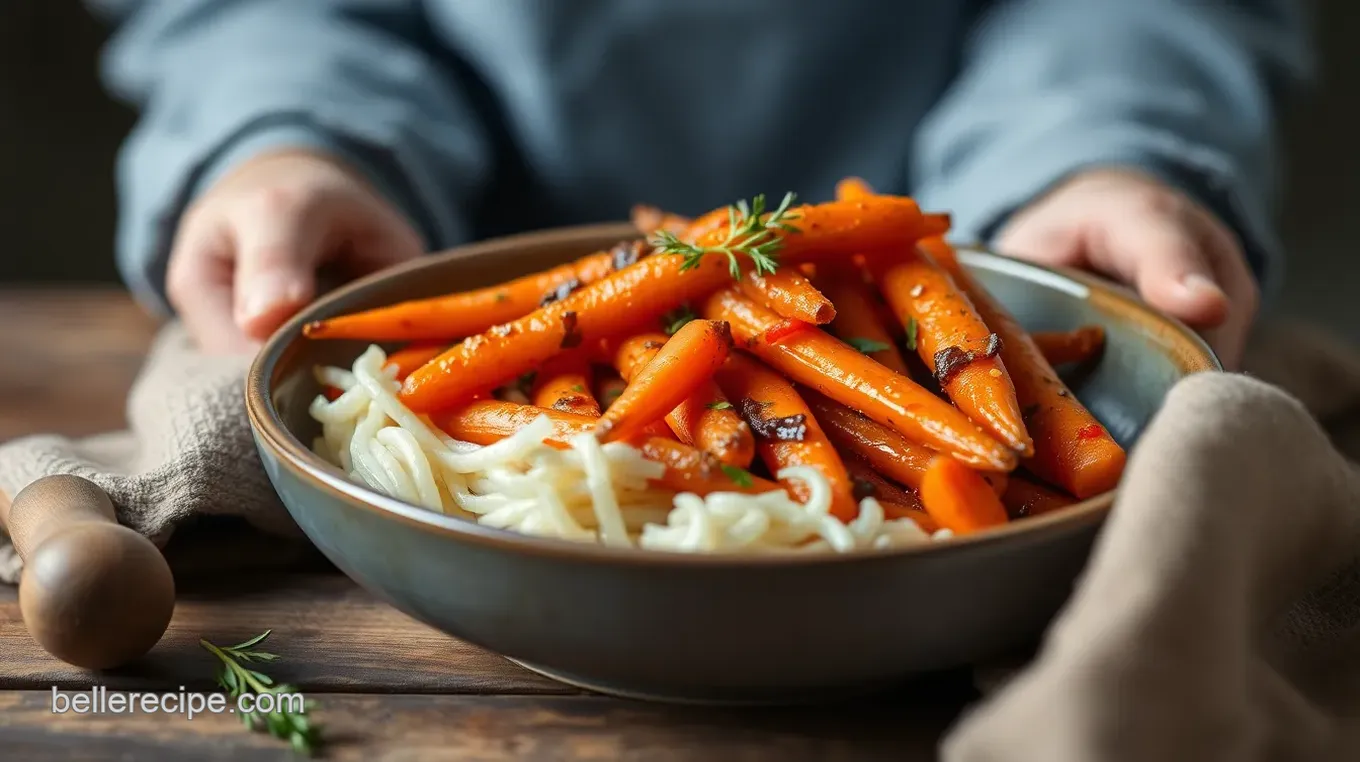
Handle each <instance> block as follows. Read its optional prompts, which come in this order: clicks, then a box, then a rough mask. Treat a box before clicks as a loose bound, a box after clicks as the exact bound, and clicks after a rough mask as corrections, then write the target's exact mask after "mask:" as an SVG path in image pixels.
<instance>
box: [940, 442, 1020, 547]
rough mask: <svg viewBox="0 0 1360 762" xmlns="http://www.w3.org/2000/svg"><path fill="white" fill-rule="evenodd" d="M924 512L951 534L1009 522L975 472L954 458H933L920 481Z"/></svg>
mask: <svg viewBox="0 0 1360 762" xmlns="http://www.w3.org/2000/svg"><path fill="white" fill-rule="evenodd" d="M921 503H922V504H923V505H925V507H926V513H929V514H930V517H931V518H933V519H935V520H936V521H938V522H939V523H940V526H941V527H943V528H945V529H948V530H950V531H952V532H953V533H954V534H960V535H962V534H969V533H971V532H976V531H978V530H981V529H987V528H988V527H994V526H1000V525H1002V524H1005V523H1006V522H1007V521H1009V520H1010V519H1009V517H1007V515H1006V509H1005V508H1004V507H1003V506H1002V505H1001V500H1000V499H999V498H998V497H997V496H996V493H995V492H993V491H992V488H991V486H989V485H988V484H987V482H985V481H983V479H982V476H981V475H980V474H978V473H977V472H976V471H973V470H972V469H970V468H968V467H967V466H964V465H963V464H962V463H960V462H958V461H957V460H955V459H954V458H944V457H937V458H935V459H934V460H932V461H931V462H930V467H929V468H927V469H926V475H925V479H923V480H922V482H921Z"/></svg>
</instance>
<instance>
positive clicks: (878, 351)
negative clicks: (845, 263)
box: [817, 269, 909, 376]
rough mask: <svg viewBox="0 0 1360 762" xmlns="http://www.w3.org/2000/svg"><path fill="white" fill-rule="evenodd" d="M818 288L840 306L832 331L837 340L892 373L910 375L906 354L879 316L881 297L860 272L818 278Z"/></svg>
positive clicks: (831, 274)
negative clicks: (878, 304) (870, 358)
mask: <svg viewBox="0 0 1360 762" xmlns="http://www.w3.org/2000/svg"><path fill="white" fill-rule="evenodd" d="M817 286H818V287H819V288H821V290H822V293H824V294H826V295H827V297H828V298H829V299H831V302H832V303H833V304H835V305H836V319H835V320H834V321H832V323H831V325H830V329H831V332H832V333H833V334H835V335H836V337H837V338H839V339H840V340H841V341H844V342H845V343H847V344H849V345H850V346H852V347H854V348H856V349H858V350H860V351H861V352H863V353H864V354H866V355H868V356H870V357H872V358H874V360H876V361H877V362H878V363H879V364H881V365H883V366H884V367H885V368H887V369H888V370H891V371H893V372H894V373H900V374H902V375H904V376H907V375H909V371H908V370H907V364H906V362H904V361H903V360H902V353H901V352H899V351H898V350H897V344H896V343H895V342H894V341H893V336H892V334H891V333H889V332H888V329H887V328H886V327H885V326H884V323H883V321H882V320H881V318H880V317H879V312H878V310H877V309H876V305H877V303H878V294H877V292H876V291H875V290H874V289H872V288H870V286H869V284H868V283H866V282H865V280H864V277H863V275H862V274H861V273H860V272H859V271H858V270H857V269H856V270H852V271H850V272H842V273H828V274H827V275H826V276H824V277H820V278H818V279H817Z"/></svg>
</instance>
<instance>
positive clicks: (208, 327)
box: [166, 150, 424, 352]
mask: <svg viewBox="0 0 1360 762" xmlns="http://www.w3.org/2000/svg"><path fill="white" fill-rule="evenodd" d="M423 250H424V247H423V245H422V243H421V240H420V237H419V236H418V235H417V234H416V233H415V231H414V230H412V229H411V226H410V225H409V224H408V223H407V222H406V221H405V220H404V219H403V218H402V216H401V215H400V213H398V212H397V210H396V209H394V208H393V207H392V206H390V205H389V204H388V203H387V202H386V201H384V200H383V199H382V198H380V197H379V196H378V194H377V193H376V192H374V191H373V190H372V189H371V188H370V187H369V186H368V185H367V184H366V183H364V182H363V181H362V180H361V179H360V178H359V177H358V176H357V175H355V174H354V173H353V172H351V171H349V170H348V169H347V168H345V167H343V166H342V165H340V164H339V163H338V162H336V161H334V160H332V159H328V158H325V157H323V156H320V155H317V154H312V153H306V152H302V151H291V150H290V151H280V152H275V153H270V154H266V155H263V156H259V157H256V158H254V159H251V160H249V161H247V162H245V163H243V164H242V165H241V166H240V167H237V168H236V169H235V170H233V171H232V172H231V173H230V174H228V175H227V176H226V177H223V178H222V179H221V180H219V181H218V182H217V183H216V184H214V185H213V186H212V187H211V188H209V189H208V191H207V192H205V193H204V194H203V195H202V196H201V197H199V198H198V200H197V201H195V202H194V203H193V205H191V206H190V207H189V209H188V210H187V211H186V212H185V214H184V216H183V218H182V219H181V220H180V225H179V231H178V233H177V234H176V236H175V242H174V247H173V249H172V250H171V253H170V262H169V268H168V271H167V273H166V291H167V295H168V296H169V299H170V303H171V305H172V306H174V308H175V310H176V312H177V313H178V314H179V317H180V319H181V320H182V321H183V322H184V325H185V327H186V328H187V329H188V330H189V333H190V334H191V335H193V336H194V338H195V339H196V340H197V341H198V343H199V345H200V346H202V347H203V348H204V349H205V350H207V351H210V352H254V351H255V350H256V349H257V348H258V346H259V343H260V342H261V341H263V340H264V339H265V338H268V336H269V334H270V333H272V332H273V331H274V330H275V329H276V328H278V327H279V326H280V325H282V324H283V322H284V321H285V320H287V319H288V318H289V317H291V316H292V315H293V314H294V313H296V312H297V311H298V310H299V309H301V308H302V307H303V306H305V305H306V304H307V303H308V302H310V301H311V300H312V299H313V298H314V297H315V296H316V290H317V284H316V273H317V270H318V269H319V268H320V267H321V266H323V265H332V264H333V265H336V266H337V267H338V268H339V269H340V270H341V271H342V272H343V273H344V274H345V275H347V276H350V277H355V276H359V275H363V274H365V273H369V272H372V271H374V270H378V269H381V268H383V267H386V266H388V265H391V264H395V263H397V262H401V261H404V260H407V259H412V258H414V257H418V256H420V255H421V253H422V252H423Z"/></svg>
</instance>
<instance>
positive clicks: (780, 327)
mask: <svg viewBox="0 0 1360 762" xmlns="http://www.w3.org/2000/svg"><path fill="white" fill-rule="evenodd" d="M811 327H812V324H811V323H805V322H803V321H802V320H781V321H779V322H778V323H775V324H774V325H772V326H770V328H769V329H767V330H766V331H765V333H764V335H763V336H762V337H761V338H763V339H764V340H765V343H766V344H778V343H779V342H780V341H783V340H784V339H787V338H788V337H790V336H792V335H793V334H795V333H798V332H799V331H802V330H806V329H808V328H811Z"/></svg>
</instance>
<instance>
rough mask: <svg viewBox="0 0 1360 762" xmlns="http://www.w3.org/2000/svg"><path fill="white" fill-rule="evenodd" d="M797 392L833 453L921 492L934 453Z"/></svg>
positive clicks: (820, 399)
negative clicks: (856, 460)
mask: <svg viewBox="0 0 1360 762" xmlns="http://www.w3.org/2000/svg"><path fill="white" fill-rule="evenodd" d="M800 391H801V392H802V394H803V399H805V400H807V404H808V407H810V408H812V414H813V415H814V416H815V417H816V418H817V421H818V423H820V424H821V425H822V429H823V430H824V431H826V435H827V437H829V438H830V439H831V441H832V443H833V444H835V445H836V449H838V450H840V451H841V452H843V453H849V454H851V455H853V456H855V457H858V458H861V459H863V460H864V461H865V462H867V463H868V464H869V465H870V466H871V467H872V468H873V469H874V470H875V471H878V472H879V473H881V474H883V475H884V476H887V477H888V478H889V479H893V480H894V481H896V482H898V483H900V484H905V485H907V486H909V487H912V488H913V489H920V488H921V479H923V478H924V477H925V475H926V468H927V467H929V466H930V461H931V459H933V458H934V457H935V455H936V453H934V452H932V451H931V450H930V449H929V448H927V447H925V446H924V445H919V444H916V443H915V442H912V441H911V440H909V439H907V438H906V437H904V436H902V435H901V434H899V433H898V432H896V431H893V430H892V429H890V428H888V427H887V426H884V425H882V424H880V423H877V422H875V421H871V420H869V419H868V418H865V417H864V416H862V415H860V414H859V413H857V412H855V411H854V410H851V409H850V408H848V407H846V406H844V405H842V404H840V403H839V402H834V401H832V400H830V399H828V398H827V397H825V396H824V395H821V394H818V393H817V392H815V391H813V390H811V389H801V390H800ZM893 502H901V501H900V500H894V501H893Z"/></svg>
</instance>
